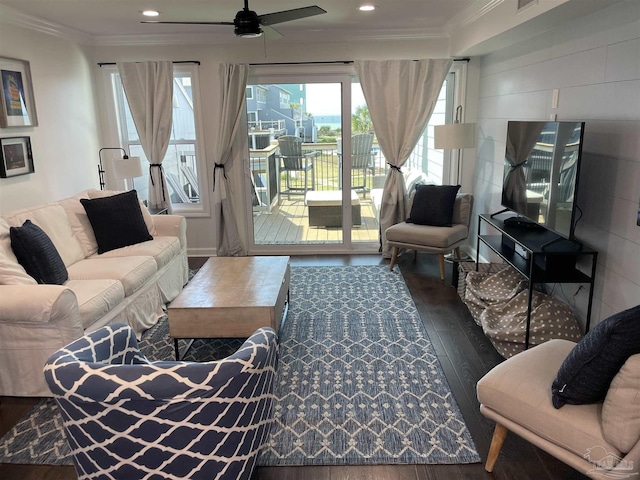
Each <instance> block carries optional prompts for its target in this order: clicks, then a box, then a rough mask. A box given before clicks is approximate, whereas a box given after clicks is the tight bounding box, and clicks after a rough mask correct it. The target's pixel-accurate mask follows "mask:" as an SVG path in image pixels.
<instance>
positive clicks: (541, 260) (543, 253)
mask: <svg viewBox="0 0 640 480" xmlns="http://www.w3.org/2000/svg"><path fill="white" fill-rule="evenodd" d="M483 224H486V225H487V226H490V227H493V229H494V231H495V230H497V231H498V233H497V234H496V233H482V232H483ZM481 243H482V244H483V245H486V246H487V247H489V248H490V249H491V250H492V251H493V252H495V253H496V254H497V255H498V256H499V257H501V258H502V259H503V260H504V261H505V262H507V263H508V264H509V265H511V266H512V267H513V268H515V269H516V270H517V271H518V272H520V273H521V274H522V275H524V276H525V277H526V278H527V280H529V304H528V309H527V331H526V335H525V349H526V348H529V329H530V326H531V300H532V298H533V295H532V293H533V285H534V284H535V283H586V284H589V305H588V307H587V318H586V325H585V333H586V332H588V331H589V324H590V323H591V305H592V302H593V286H594V282H595V275H596V264H597V260H598V252H596V251H595V250H591V249H588V248H584V247H583V245H582V244H580V243H578V242H575V241H571V240H567V239H565V238H563V237H561V236H560V235H558V234H556V233H554V232H552V231H551V230H548V229H546V228H545V227H542V226H540V225H537V224H535V227H532V226H530V225H520V224H519V223H518V222H517V221H513V220H511V221H509V220H508V219H507V218H505V219H500V218H498V217H494V216H492V215H487V214H484V215H480V216H479V218H478V241H477V245H476V271H477V270H478V258H479V255H480V244H481ZM581 257H590V260H591V272H590V273H589V274H586V273H583V272H582V271H580V270H579V269H578V268H577V267H576V264H577V263H578V261H579V260H580V259H581Z"/></svg>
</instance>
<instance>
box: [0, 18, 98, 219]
mask: <svg viewBox="0 0 640 480" xmlns="http://www.w3.org/2000/svg"><path fill="white" fill-rule="evenodd" d="M0 56H5V57H12V58H19V59H22V60H28V61H29V62H30V66H31V76H32V80H33V89H34V95H35V103H36V112H37V115H38V122H39V125H38V126H37V127H14V128H5V129H0V136H1V137H13V136H28V137H30V139H31V147H32V151H33V161H34V166H35V173H33V174H31V175H23V176H19V177H13V178H2V179H0V214H1V213H3V212H8V211H10V210H14V209H17V208H23V207H27V206H31V205H35V204H38V203H42V202H49V201H53V200H56V199H60V198H64V197H67V196H70V195H73V194H75V193H77V192H79V191H80V190H83V189H86V188H96V187H97V185H98V174H97V163H98V149H99V147H98V145H99V142H98V133H99V130H98V125H97V117H96V110H95V103H94V92H93V86H92V85H93V81H92V71H93V65H92V64H91V60H90V57H89V56H88V55H87V51H86V49H85V48H83V47H80V46H78V45H77V44H75V43H74V42H71V41H68V40H64V39H62V38H59V37H55V36H52V35H48V34H44V33H39V32H36V31H34V30H30V29H27V28H22V27H19V26H15V25H9V24H5V23H0Z"/></svg>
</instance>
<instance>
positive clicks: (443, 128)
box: [433, 123, 476, 149]
mask: <svg viewBox="0 0 640 480" xmlns="http://www.w3.org/2000/svg"><path fill="white" fill-rule="evenodd" d="M433 137H434V146H435V148H438V149H457V148H473V147H475V146H476V124H475V123H449V124H446V125H436V126H435V127H434V129H433Z"/></svg>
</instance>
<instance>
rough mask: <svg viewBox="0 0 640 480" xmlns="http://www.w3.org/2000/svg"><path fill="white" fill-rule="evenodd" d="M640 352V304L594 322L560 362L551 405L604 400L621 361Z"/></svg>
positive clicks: (622, 362)
mask: <svg viewBox="0 0 640 480" xmlns="http://www.w3.org/2000/svg"><path fill="white" fill-rule="evenodd" d="M636 353H640V305H637V306H635V307H633V308H630V309H628V310H625V311H623V312H620V313H616V314H615V315H612V316H611V317H609V318H607V319H606V320H603V321H602V322H600V323H599V324H598V325H596V326H595V327H594V328H593V329H592V330H591V331H590V332H589V333H587V334H586V335H585V336H584V338H583V339H582V340H580V342H579V343H578V344H577V345H576V347H575V348H574V349H573V351H572V352H571V353H570V354H569V356H567V358H566V360H565V361H564V362H563V363H562V366H561V367H560V370H559V371H558V374H557V376H556V379H555V380H554V381H553V385H552V392H553V405H554V406H555V407H556V408H560V407H562V406H563V405H564V404H566V403H571V404H574V405H580V404H583V403H590V402H599V401H602V400H604V398H605V395H606V394H607V390H608V389H609V385H610V384H611V380H613V377H614V376H615V375H616V374H617V373H618V371H619V370H620V368H621V367H622V365H624V362H626V361H627V359H628V358H629V357H630V356H631V355H634V354H636Z"/></svg>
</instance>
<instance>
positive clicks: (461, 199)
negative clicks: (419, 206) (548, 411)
mask: <svg viewBox="0 0 640 480" xmlns="http://www.w3.org/2000/svg"><path fill="white" fill-rule="evenodd" d="M448 187H450V188H449V193H448V195H449V196H450V198H451V199H454V202H453V213H452V214H451V213H450V212H449V213H448V214H447V213H445V212H437V216H438V217H441V216H444V217H448V219H450V226H445V225H446V224H447V223H448V222H447V221H446V220H445V221H444V222H440V221H435V222H431V223H435V224H436V225H429V224H420V223H415V222H411V221H410V219H411V216H412V215H414V212H415V206H416V204H415V199H416V196H417V195H419V193H418V192H419V191H420V190H422V189H435V188H439V189H443V188H448ZM456 187H457V188H459V186H458V185H456V186H450V185H446V186H437V185H419V186H418V187H417V188H416V189H415V190H414V192H412V194H411V195H410V197H409V204H408V208H407V211H409V212H411V215H410V218H409V219H407V221H405V222H401V223H398V224H396V225H393V226H391V227H389V228H387V230H386V238H387V243H388V244H389V245H390V246H392V247H393V251H392V254H391V262H390V264H389V268H390V269H391V270H393V266H394V265H395V263H396V260H397V258H398V253H399V251H400V249H401V248H406V249H408V250H414V251H415V253H414V259H415V257H416V256H417V254H418V251H421V252H427V253H435V254H437V255H438V260H439V264H440V279H441V280H444V256H445V254H447V253H450V252H452V251H455V253H456V257H457V258H460V250H459V247H460V245H462V244H463V243H464V241H465V240H466V239H467V237H468V236H469V222H470V220H471V211H472V209H473V195H471V194H468V193H459V194H457V195H456V193H455V192H456V191H457V188H456ZM454 189H455V191H454ZM452 192H453V193H452ZM451 195H452V196H451ZM444 203H446V202H444ZM440 205H441V204H440V203H438V204H437V205H435V208H436V209H437V208H439V206H440ZM443 207H444V210H447V208H451V207H450V206H447V205H443ZM441 213H442V214H444V215H440V214H441ZM439 220H440V219H439ZM437 224H441V225H437ZM442 224H445V225H442Z"/></svg>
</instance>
